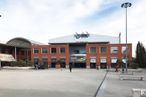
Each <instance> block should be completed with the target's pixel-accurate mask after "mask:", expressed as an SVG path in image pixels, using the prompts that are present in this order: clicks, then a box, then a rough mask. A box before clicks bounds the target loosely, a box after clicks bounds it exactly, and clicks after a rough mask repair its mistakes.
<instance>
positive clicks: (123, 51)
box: [122, 46, 128, 54]
mask: <svg viewBox="0 0 146 97" xmlns="http://www.w3.org/2000/svg"><path fill="white" fill-rule="evenodd" d="M127 52H128V47H127V49H126V46H123V47H122V53H123V54H126V53H127Z"/></svg>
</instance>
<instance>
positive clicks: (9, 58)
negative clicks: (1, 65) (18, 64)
mask: <svg viewBox="0 0 146 97" xmlns="http://www.w3.org/2000/svg"><path fill="white" fill-rule="evenodd" d="M0 61H6V62H12V61H16V60H15V59H14V57H13V56H12V55H10V54H0Z"/></svg>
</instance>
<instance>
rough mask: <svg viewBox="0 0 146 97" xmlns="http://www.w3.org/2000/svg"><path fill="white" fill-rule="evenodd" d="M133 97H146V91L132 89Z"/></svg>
mask: <svg viewBox="0 0 146 97" xmlns="http://www.w3.org/2000/svg"><path fill="white" fill-rule="evenodd" d="M132 97H146V89H136V88H133V89H132Z"/></svg>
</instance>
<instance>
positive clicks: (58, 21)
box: [0, 0, 146, 53]
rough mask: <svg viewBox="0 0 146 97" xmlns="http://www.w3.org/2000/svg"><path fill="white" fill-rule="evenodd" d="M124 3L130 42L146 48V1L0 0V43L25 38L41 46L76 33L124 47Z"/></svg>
mask: <svg viewBox="0 0 146 97" xmlns="http://www.w3.org/2000/svg"><path fill="white" fill-rule="evenodd" d="M124 2H131V3H132V6H131V7H130V8H128V42H129V43H132V44H133V53H134V52H135V46H136V44H137V42H138V41H140V42H142V43H143V44H144V46H145V45H146V39H145V37H146V32H145V31H146V27H145V25H146V19H145V18H146V0H0V15H2V17H0V40H4V41H8V40H9V39H12V38H14V37H24V38H27V39H31V40H35V41H38V42H42V43H46V44H47V43H48V40H49V39H52V38H56V37H61V36H65V35H70V34H75V32H78V33H82V32H88V33H92V34H100V35H109V36H117V37H118V35H119V33H120V32H121V37H122V43H125V9H124V8H121V4H122V3H124Z"/></svg>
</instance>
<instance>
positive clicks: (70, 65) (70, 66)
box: [69, 64, 72, 72]
mask: <svg viewBox="0 0 146 97" xmlns="http://www.w3.org/2000/svg"><path fill="white" fill-rule="evenodd" d="M69 70H70V72H72V64H69Z"/></svg>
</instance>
